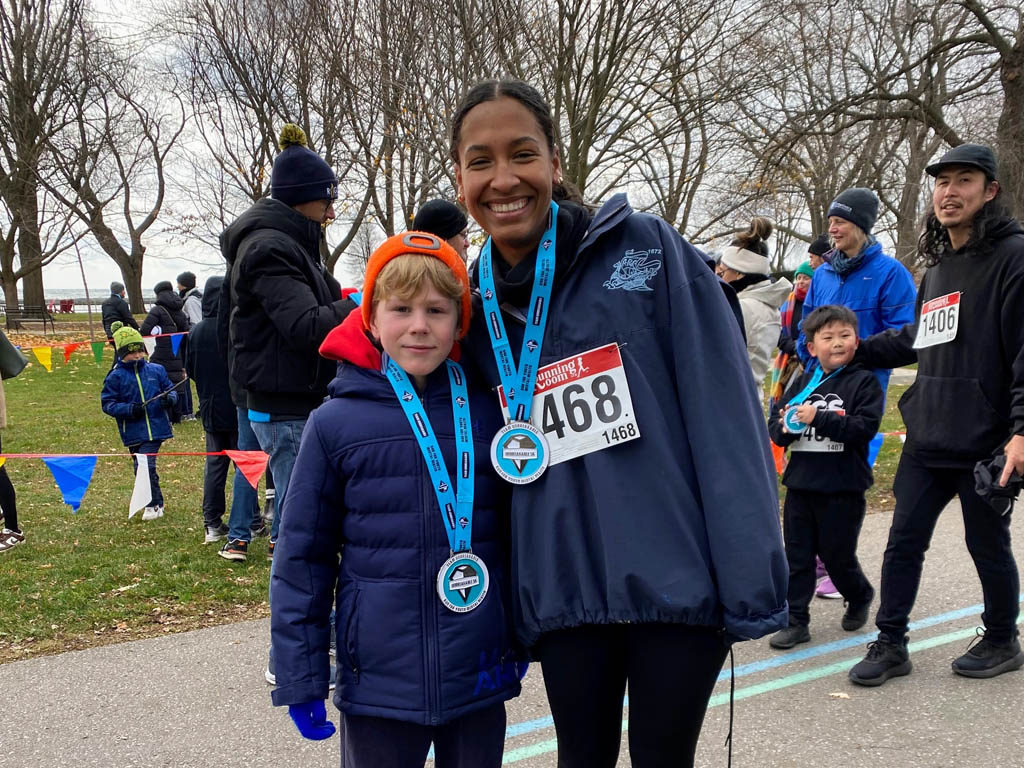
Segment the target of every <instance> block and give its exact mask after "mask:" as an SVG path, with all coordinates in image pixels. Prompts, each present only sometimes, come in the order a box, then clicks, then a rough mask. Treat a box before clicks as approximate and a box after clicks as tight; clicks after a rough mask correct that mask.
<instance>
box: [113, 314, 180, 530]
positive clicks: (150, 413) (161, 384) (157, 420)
mask: <svg viewBox="0 0 1024 768" xmlns="http://www.w3.org/2000/svg"><path fill="white" fill-rule="evenodd" d="M110 328H111V331H112V333H113V337H114V349H115V350H116V352H115V354H116V355H117V361H116V362H115V363H114V367H113V368H111V369H110V373H108V374H107V377H106V379H104V380H103V393H102V394H101V395H100V403H101V404H102V406H103V412H104V413H105V414H107V415H108V416H113V417H114V418H115V419H116V420H117V429H118V431H119V432H120V433H121V440H122V441H123V442H124V444H125V445H126V446H128V450H129V451H130V452H131V454H132V461H133V463H134V465H135V471H136V472H138V468H139V465H138V458H137V457H136V454H139V453H141V454H146V460H147V463H148V465H149V486H150V489H151V491H152V494H153V495H152V498H151V499H150V502H149V504H147V505H146V508H145V509H144V510H143V512H142V519H143V520H155V519H156V518H158V517H162V516H163V514H164V496H163V493H162V492H161V491H160V477H159V476H158V475H157V473H156V454H157V452H158V451H159V450H160V445H161V443H163V441H164V440H169V439H170V438H171V437H173V436H174V435H173V433H172V432H171V422H170V419H168V418H167V411H168V409H170V408H171V407H172V406H173V405H174V404H175V403H176V402H177V401H178V396H177V394H176V393H175V391H174V390H173V388H172V387H173V385H172V384H171V380H170V379H169V378H168V377H167V371H166V370H164V367H163V366H162V365H160V364H158V363H150V362H148V361H147V360H146V345H145V342H143V340H142V334H140V333H139V332H138V331H137V330H136V329H134V328H131V327H129V326H126V325H123V324H122V323H120V322H115V323H113V324H112V325H111V326H110Z"/></svg>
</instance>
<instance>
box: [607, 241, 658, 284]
mask: <svg viewBox="0 0 1024 768" xmlns="http://www.w3.org/2000/svg"><path fill="white" fill-rule="evenodd" d="M649 255H650V251H633V250H629V251H626V253H625V255H623V257H622V259H620V260H619V262H618V263H616V265H615V271H614V272H612V276H611V277H609V278H608V279H607V280H605V281H604V287H605V288H608V289H609V290H612V289H615V288H622V289H623V290H624V291H653V290H654V289H653V288H651V286H649V285H647V281H648V280H650V279H651V278H652V277H654V276H655V275H656V274H658V270H659V269H661V262H660V261H648V260H647V257H648V256H649Z"/></svg>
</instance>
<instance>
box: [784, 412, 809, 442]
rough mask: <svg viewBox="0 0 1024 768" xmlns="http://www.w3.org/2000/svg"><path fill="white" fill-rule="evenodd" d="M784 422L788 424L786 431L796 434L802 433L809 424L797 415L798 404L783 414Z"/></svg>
mask: <svg viewBox="0 0 1024 768" xmlns="http://www.w3.org/2000/svg"><path fill="white" fill-rule="evenodd" d="M782 422H783V424H785V425H786V431H787V432H790V433H791V434H794V435H799V434H802V433H803V431H804V430H805V429H807V425H806V424H804V423H803V422H802V421H800V420H799V419H798V418H797V417H796V406H795V405H791V406H790V407H788V408H787V409H786V412H785V413H784V414H783V415H782Z"/></svg>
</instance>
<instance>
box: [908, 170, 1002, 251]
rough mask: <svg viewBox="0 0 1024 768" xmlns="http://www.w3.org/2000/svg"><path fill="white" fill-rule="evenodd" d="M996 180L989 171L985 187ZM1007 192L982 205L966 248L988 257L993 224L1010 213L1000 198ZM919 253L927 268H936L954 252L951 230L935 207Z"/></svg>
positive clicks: (926, 219) (975, 218)
mask: <svg viewBox="0 0 1024 768" xmlns="http://www.w3.org/2000/svg"><path fill="white" fill-rule="evenodd" d="M993 181H995V179H994V178H991V177H990V176H989V175H988V174H985V186H986V187H987V186H988V185H989V184H991V183H992V182H993ZM1002 194H1003V189H1002V187H1000V188H999V190H998V191H997V192H996V196H995V197H993V198H992V199H991V200H989V201H988V202H987V203H985V204H984V205H983V206H981V210H979V211H978V212H977V213H976V214H974V219H973V220H972V221H971V236H970V237H969V238H968V239H967V244H966V245H965V246H964V249H965V250H967V251H969V252H971V253H976V254H978V255H981V256H984V255H987V254H989V253H990V252H991V251H992V241H991V240H990V239H989V237H988V234H989V232H990V231H991V230H992V227H993V225H995V224H997V223H998V222H1000V221H1001V220H1003V219H1005V218H1007V217H1008V216H1009V215H1010V214H1009V213H1008V212H1007V210H1006V208H1005V207H1004V206H1003V201H1002V200H1000V198H1001V197H1002ZM917 252H918V255H919V256H920V257H921V258H922V259H923V260H924V264H925V266H926V267H934V266H936V265H937V264H938V263H939V262H941V261H942V257H943V256H945V255H946V254H947V253H952V252H953V245H952V244H951V243H950V241H949V232H948V231H947V230H946V228H945V227H944V226H942V224H940V223H939V220H938V218H937V217H936V216H935V211H934V209H933V210H931V211H929V212H928V215H927V216H925V219H924V232H922V233H921V237H920V238H919V239H918V241H917Z"/></svg>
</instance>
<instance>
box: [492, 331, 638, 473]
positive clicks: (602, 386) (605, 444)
mask: <svg viewBox="0 0 1024 768" xmlns="http://www.w3.org/2000/svg"><path fill="white" fill-rule="evenodd" d="M498 396H499V398H500V399H501V407H502V410H503V411H504V412H505V416H506V418H508V408H507V406H508V403H507V401H506V400H505V392H504V390H503V389H502V388H501V387H499V388H498ZM530 421H531V422H532V423H533V425H534V426H536V427H538V428H540V430H541V431H542V432H544V436H545V437H546V438H547V440H548V445H549V447H550V449H551V461H550V464H559V463H561V462H563V461H568V460H569V459H574V458H576V457H577V456H583V455H585V454H588V453H593V452H594V451H600V450H602V449H604V448H609V447H611V446H613V445H618V444H619V443H625V442H628V441H630V440H636V439H637V438H638V437H640V428H639V426H637V423H636V414H635V413H634V412H633V401H632V399H631V398H630V396H629V384H628V383H627V381H626V371H625V369H623V367H622V356H621V355H620V354H619V347H618V345H616V344H606V345H605V346H603V347H598V348H597V349H591V350H590V351H588V352H583V353H581V354H579V355H574V356H572V357H567V358H565V359H564V360H559V361H558V362H557V363H552V364H551V365H546V366H544V367H543V368H541V369H540V370H539V371H537V384H536V386H535V388H534V394H533V405H532V407H531V413H530Z"/></svg>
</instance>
